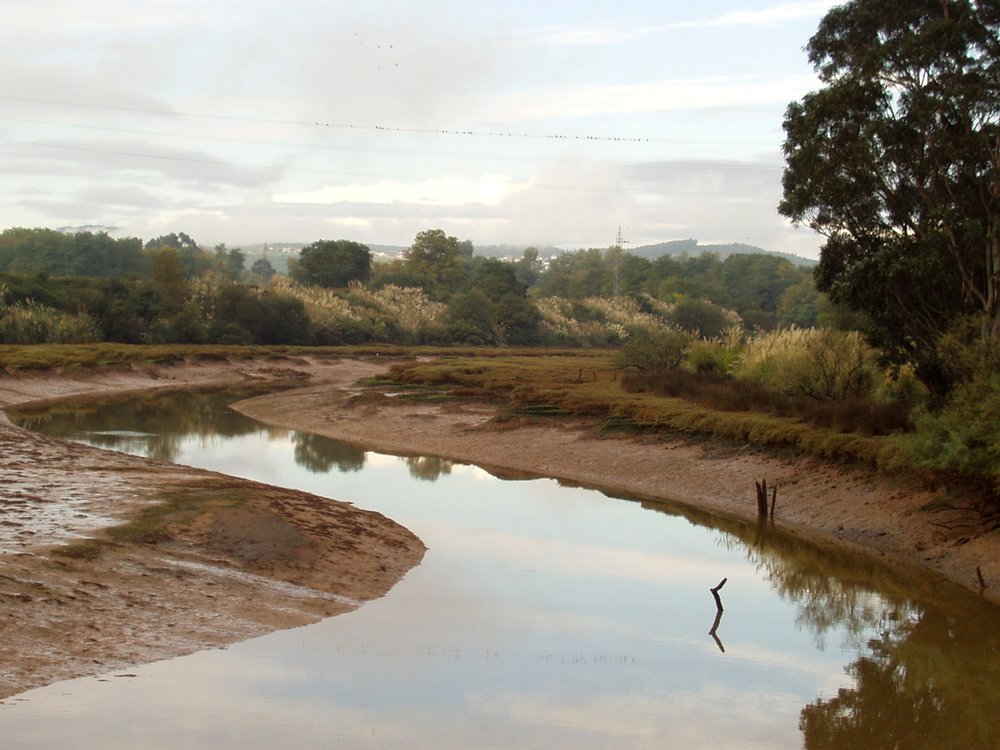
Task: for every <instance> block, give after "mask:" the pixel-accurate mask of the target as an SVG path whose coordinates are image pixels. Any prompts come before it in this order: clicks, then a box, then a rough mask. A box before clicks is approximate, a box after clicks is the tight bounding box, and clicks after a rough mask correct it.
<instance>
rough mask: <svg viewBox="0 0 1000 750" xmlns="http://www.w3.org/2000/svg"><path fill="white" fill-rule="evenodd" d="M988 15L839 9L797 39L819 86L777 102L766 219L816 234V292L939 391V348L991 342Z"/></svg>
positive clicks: (992, 64)
mask: <svg viewBox="0 0 1000 750" xmlns="http://www.w3.org/2000/svg"><path fill="white" fill-rule="evenodd" d="M998 19H1000V3H998V2H997V0H978V1H976V0H892V2H886V0H851V2H847V3H844V4H843V5H839V6H837V7H835V8H833V9H832V10H831V11H830V12H829V13H828V14H827V15H826V16H825V17H824V18H823V20H822V22H821V23H820V26H819V29H818V30H817V32H816V34H815V35H814V36H813V37H812V39H811V40H810V41H809V45H808V48H807V49H808V53H809V59H810V61H811V62H812V63H813V65H814V66H815V68H816V71H817V72H818V74H819V77H820V79H821V81H822V82H823V87H822V88H821V89H820V90H819V91H816V92H813V93H811V94H808V95H807V96H805V97H804V98H803V99H802V100H801V101H798V102H793V103H792V104H790V105H789V107H788V109H787V111H786V115H785V122H784V128H785V133H786V139H785V144H784V152H785V158H786V169H785V174H784V199H783V201H782V202H781V204H780V206H779V210H780V211H781V212H782V213H783V214H784V215H786V216H788V217H789V218H791V219H792V220H793V221H795V222H796V223H806V224H808V225H809V226H811V227H812V228H813V229H815V230H816V231H818V232H820V233H822V234H823V235H825V236H826V238H827V239H826V243H825V244H824V246H823V249H822V252H821V257H820V263H819V265H818V267H817V269H816V283H817V287H818V288H819V289H821V290H823V291H825V292H827V293H828V294H829V295H830V297H831V298H832V299H833V300H834V301H836V302H843V303H846V304H847V305H849V306H850V307H852V308H854V309H856V310H860V311H863V312H864V313H866V314H867V316H868V319H869V320H870V322H871V331H870V332H871V334H872V337H873V339H874V340H875V343H877V344H879V345H881V346H882V347H883V348H885V349H886V350H887V351H888V352H890V353H891V354H893V355H895V356H896V357H897V358H898V359H900V360H909V361H911V362H913V363H914V364H916V365H917V366H918V371H919V372H920V373H921V374H922V376H923V377H924V378H925V379H926V380H927V381H928V382H929V383H931V384H932V385H937V386H940V387H946V386H947V382H946V381H947V378H946V376H945V375H944V373H943V372H942V370H941V367H940V362H939V360H938V347H937V344H938V342H939V340H940V338H941V336H942V335H943V334H944V333H945V332H946V331H947V330H948V329H949V328H950V327H951V326H952V325H953V323H954V322H955V320H956V319H957V318H959V317H963V316H970V315H975V316H977V317H978V318H979V320H980V327H979V329H978V330H979V331H980V335H981V337H982V338H983V339H985V340H988V341H993V342H994V343H1000V40H998Z"/></svg>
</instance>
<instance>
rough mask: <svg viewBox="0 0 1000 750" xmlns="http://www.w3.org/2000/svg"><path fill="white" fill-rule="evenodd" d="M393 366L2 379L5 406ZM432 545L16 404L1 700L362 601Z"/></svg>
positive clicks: (1, 600) (6, 450) (2, 574)
mask: <svg viewBox="0 0 1000 750" xmlns="http://www.w3.org/2000/svg"><path fill="white" fill-rule="evenodd" d="M380 369H381V365H379V364H368V363H363V362H358V361H352V360H344V361H341V362H338V363H336V364H331V363H330V362H324V361H321V360H320V361H312V360H298V361H295V362H286V363H283V364H282V365H281V366H275V364H274V363H273V362H236V363H232V364H229V363H223V362H218V363H212V364H207V365H206V364H202V365H180V366H171V367H169V368H141V369H128V370H122V371H104V372H101V373H96V374H87V375H69V376H67V375H66V374H62V375H59V374H34V375H32V374H28V375H20V376H16V377H12V376H8V377H4V378H0V406H5V407H6V406H10V405H13V404H17V403H26V402H29V401H39V400H46V399H53V398H66V397H74V396H79V397H88V396H90V397H92V396H94V395H103V394H108V393H113V392H123V391H128V390H132V389H147V388H163V387H179V386H190V385H204V386H216V385H217V386H222V385H226V384H232V383H240V382H247V381H257V380H275V381H276V380H283V381H285V380H289V379H291V380H290V382H302V383H305V382H319V381H323V382H328V383H330V384H331V387H334V388H336V387H339V386H347V385H350V384H352V383H354V382H355V381H356V380H357V379H358V378H360V377H363V376H365V375H367V374H370V373H373V372H377V371H379V370H380ZM164 501H167V502H173V503H174V504H175V505H176V510H174V511H173V512H171V513H169V514H166V515H165V516H164V517H163V518H162V519H161V520H160V522H159V524H158V526H157V527H156V529H155V535H153V536H150V535H151V532H144V531H142V530H141V529H140V530H139V532H138V533H137V534H134V535H133V537H130V538H127V539H126V540H121V539H116V538H114V537H109V536H108V535H107V534H105V533H104V532H103V531H102V530H104V529H107V527H109V526H113V525H116V524H122V523H125V522H131V521H134V520H135V519H136V517H137V516H138V515H140V514H141V513H142V512H143V510H144V509H148V508H151V507H153V506H154V505H156V504H159V503H163V502H164ZM143 534H145V535H146V536H145V537H144V536H143ZM89 537H96V538H97V539H98V540H100V542H99V543H96V544H95V543H93V542H90V541H85V539H86V538H89ZM147 537H148V538H147ZM423 553H424V547H423V545H422V544H421V542H420V541H419V540H418V539H417V538H416V537H414V536H413V535H412V534H411V533H410V532H408V531H407V530H406V529H404V528H402V527H401V526H399V525H398V524H395V523H394V522H392V521H391V520H389V519H387V518H385V517H384V516H381V515H379V514H377V513H371V512H367V511H361V510H358V509H357V508H354V507H352V506H350V505H348V504H344V503H337V502H331V501H330V500H327V499H324V498H318V497H315V496H312V495H308V494H306V493H301V492H294V491H290V490H285V489H278V488H274V487H268V486H265V485H260V484H255V483H252V482H247V481H244V480H240V479H234V478H231V477H226V476H223V475H219V474H213V473H210V472H204V471H198V470H194V469H189V468H184V467H178V466H173V465H169V464H163V463H157V462H154V461H150V460H146V459H142V458H138V457H133V456H126V455H123V454H119V453H114V452H110V451H103V450H100V449H96V448H90V447H87V446H82V445H77V444H73V443H67V442H64V441H60V440H54V439H51V438H47V437H44V436H42V435H38V434H35V433H32V432H28V431H25V430H22V429H20V428H18V427H15V426H14V425H13V424H11V423H10V422H9V420H8V419H7V418H6V417H5V416H0V634H2V637H0V698H2V697H5V696H8V695H11V694H13V693H17V692H20V691H22V690H26V689H28V688H31V687H36V686H40V685H44V684H47V683H50V682H53V681H56V680H60V679H66V678H70V677H75V676H81V675H86V674H94V673H101V672H106V671H110V670H115V669H121V668H124V667H127V666H129V665H134V664H138V663H144V662H149V661H155V660H158V659H164V658H168V657H172V656H177V655H181V654H185V653H191V652H194V651H198V650H201V649H204V648H210V647H218V646H223V645H225V644H228V643H233V642H235V641H239V640H243V639H246V638H249V637H253V636H257V635H261V634H263V633H266V632H269V631H271V630H275V629H278V628H286V627H293V626H297V625H303V624H307V623H310V622H315V621H317V620H319V619H321V618H323V617H327V616H330V615H335V614H339V613H341V612H346V611H349V610H351V609H354V608H356V607H357V606H359V605H360V604H361V603H362V602H364V601H366V600H369V599H373V598H376V597H379V596H382V595H383V594H385V593H386V592H387V591H388V590H389V589H390V588H391V587H392V586H393V585H394V584H395V583H396V582H397V581H398V580H399V578H400V577H402V576H403V575H404V574H405V573H406V571H407V570H409V569H410V568H411V567H412V566H413V565H415V564H417V563H418V562H419V561H420V559H421V557H422V556H423ZM67 555H69V556H67Z"/></svg>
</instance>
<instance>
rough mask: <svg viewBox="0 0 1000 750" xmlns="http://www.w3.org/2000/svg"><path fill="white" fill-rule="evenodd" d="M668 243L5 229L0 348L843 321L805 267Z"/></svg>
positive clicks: (577, 335)
mask: <svg viewBox="0 0 1000 750" xmlns="http://www.w3.org/2000/svg"><path fill="white" fill-rule="evenodd" d="M667 245H669V247H667ZM667 245H665V246H652V248H644V249H640V250H644V251H645V254H646V255H649V256H651V257H644V255H642V254H639V253H637V252H629V251H622V250H621V249H620V248H616V247H611V248H592V249H588V250H579V251H575V252H564V253H562V254H560V255H557V256H555V257H552V258H544V257H542V255H541V253H540V252H539V251H538V250H537V249H535V248H528V249H526V250H523V251H522V252H521V255H520V257H518V258H517V259H516V260H500V259H498V258H496V257H488V256H486V255H483V254H481V253H479V252H478V251H477V249H476V248H475V247H474V245H473V243H472V242H471V241H469V240H464V241H460V240H458V239H457V238H455V237H450V236H448V235H446V234H445V233H444V232H442V231H441V230H428V231H425V232H421V233H420V234H418V235H417V237H416V238H415V240H414V243H413V244H412V245H411V246H410V247H409V248H406V249H405V250H404V251H403V252H402V254H401V255H400V256H399V257H397V258H395V259H393V260H389V261H382V262H376V261H377V256H376V255H375V253H373V252H372V250H371V249H370V248H368V247H367V246H365V245H362V244H360V243H356V242H352V241H350V240H332V241H331V240H320V241H317V242H314V243H312V244H310V245H308V246H306V247H304V248H303V249H302V251H301V252H300V254H299V255H298V256H295V255H293V254H282V255H281V258H280V260H281V261H284V262H281V263H279V262H278V259H277V258H275V257H274V256H273V254H272V255H264V254H260V255H256V256H254V257H252V258H251V256H249V255H248V253H246V252H244V251H243V250H241V249H239V248H227V247H226V246H225V245H218V246H216V247H214V248H211V249H208V248H203V247H201V246H200V245H199V244H198V242H197V241H196V240H195V239H194V238H192V237H190V236H189V235H187V234H185V233H183V232H179V233H171V234H168V235H163V236H159V237H154V238H152V239H149V240H148V241H146V242H143V241H142V240H140V239H138V238H113V237H111V236H110V235H108V234H107V233H104V232H96V233H95V232H76V233H65V232H60V231H55V230H50V229H38V228H34V229H28V228H12V229H7V230H5V231H3V232H2V233H0V303H2V306H0V343H31V342H44V341H101V340H103V341H116V342H124V343H171V342H176V343H258V344H278V343H295V344H341V343H365V342H387V343H470V344H492V345H505V344H517V345H545V344H559V345H594V344H598V345H617V344H620V343H622V342H623V341H624V340H625V339H626V338H627V337H628V335H629V330H630V329H631V328H634V327H636V326H640V327H641V326H643V325H650V324H652V322H654V321H655V323H656V325H672V326H676V327H678V328H681V329H683V330H686V331H689V332H691V333H695V334H697V335H699V336H701V337H703V338H711V337H713V336H720V335H721V334H722V332H723V331H725V330H727V329H730V328H732V327H733V326H739V327H741V328H743V329H745V330H747V331H750V330H765V331H766V330H773V329H775V328H778V327H789V326H798V327H813V326H817V325H822V324H825V325H836V324H838V315H837V313H836V311H835V310H834V309H833V308H831V307H830V306H829V304H828V303H826V302H825V300H824V298H823V297H822V295H820V294H819V293H817V292H816V290H815V288H814V286H813V283H812V277H811V272H810V270H809V268H808V267H806V266H803V265H800V264H793V263H792V262H791V261H790V260H788V259H787V258H784V257H781V256H779V255H775V254H765V253H746V252H744V253H739V254H729V255H726V256H725V257H723V256H722V255H720V254H717V253H711V252H705V251H700V252H698V253H697V254H693V253H688V252H685V251H684V250H683V249H681V250H680V252H677V251H678V249H680V248H687V247H690V248H692V249H699V250H702V248H699V246H698V245H697V243H696V242H695V241H693V240H691V241H683V242H682V243H667ZM657 250H659V251H660V252H658V253H657V252H656V251H657ZM652 256H655V257H652ZM272 260H274V261H275V262H272ZM276 266H277V267H276ZM279 271H281V272H279Z"/></svg>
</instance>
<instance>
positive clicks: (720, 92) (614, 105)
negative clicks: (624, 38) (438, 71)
mask: <svg viewBox="0 0 1000 750" xmlns="http://www.w3.org/2000/svg"><path fill="white" fill-rule="evenodd" d="M815 87H816V78H815V77H814V76H812V75H803V76H791V77H787V78H763V77H756V76H739V77H737V76H716V77H711V78H700V79H698V78H691V79H674V80H664V81H654V82H650V83H633V84H622V85H605V86H596V85H594V86H588V85H564V86H551V87H544V88H535V89H529V90H526V91H520V92H512V93H506V94H498V95H496V96H494V97H491V98H490V99H489V100H488V101H487V102H484V103H483V104H482V105H481V106H480V109H479V112H478V114H479V116H480V117H481V118H482V119H484V120H487V121H498V122H503V121H513V122H521V121H525V120H543V119H553V118H567V117H575V118H582V117H594V116H598V115H609V114H610V115H616V116H619V115H623V114H630V113H631V114H638V113H654V112H677V111H682V110H703V109H721V108H727V109H733V108H739V107H759V106H760V105H762V104H768V103H770V104H781V105H782V106H783V105H785V104H786V103H787V102H789V101H791V100H792V99H796V98H798V97H800V96H802V94H803V93H804V92H806V91H810V90H811V89H814V88H815Z"/></svg>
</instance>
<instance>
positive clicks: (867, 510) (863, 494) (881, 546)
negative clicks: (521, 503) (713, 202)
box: [236, 385, 1000, 602]
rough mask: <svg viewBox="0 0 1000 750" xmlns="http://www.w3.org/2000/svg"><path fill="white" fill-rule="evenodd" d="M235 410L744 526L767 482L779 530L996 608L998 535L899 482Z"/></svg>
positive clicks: (447, 427)
mask: <svg viewBox="0 0 1000 750" xmlns="http://www.w3.org/2000/svg"><path fill="white" fill-rule="evenodd" d="M236 408H237V409H238V410H239V411H241V412H243V413H244V414H246V415H248V416H251V417H254V418H255V419H258V420H261V421H263V422H267V423H270V424H273V425H278V426H285V427H292V428H296V429H300V430H307V431H310V432H316V433H319V434H322V435H326V436H327V437H332V438H336V439H340V440H344V441H347V442H351V443H355V444H357V445H359V446H363V447H369V448H373V449H376V450H381V451H385V452H390V453H404V454H406V453H410V454H433V455H437V456H441V457H444V458H449V459H453V460H456V461H462V462H468V463H476V464H480V465H484V466H487V467H492V468H493V469H498V470H506V471H514V472H528V473H532V474H538V475H544V476H550V477H555V478H560V479H565V480H570V481H573V482H578V483H581V484H586V485H593V486H599V487H603V488H607V489H611V490H618V491H621V492H623V493H629V494H634V495H640V496H643V497H647V498H653V499H656V498H660V499H665V500H670V501H680V502H681V503H683V504H687V505H689V506H691V507H695V508H698V509H702V510H708V511H711V512H713V513H716V514H722V515H726V516H730V517H737V518H742V519H747V520H754V519H755V518H756V512H757V510H756V499H755V498H756V496H755V488H754V482H755V480H760V479H766V480H767V482H768V484H769V485H771V486H775V485H776V486H777V487H778V488H779V489H778V498H777V511H776V514H775V515H776V520H777V523H778V524H779V525H781V526H783V527H785V528H790V529H795V530H799V531H800V532H801V533H803V534H810V535H815V536H816V538H818V539H819V540H821V541H823V542H825V543H829V542H836V543H839V544H844V545H849V546H853V547H856V548H857V549H859V550H861V551H865V552H866V553H869V554H875V555H877V556H881V557H885V558H889V559H891V560H893V561H895V562H898V563H900V564H903V565H911V566H918V567H922V568H925V569H929V570H932V571H934V572H936V573H939V574H941V575H943V576H945V577H946V578H948V579H950V580H952V581H954V582H956V583H958V584H959V585H962V586H964V587H967V588H969V589H972V590H975V591H978V590H979V585H978V576H977V573H976V568H977V567H979V568H980V569H981V571H982V574H983V576H984V578H985V580H986V582H987V584H988V588H987V589H986V590H985V592H984V596H986V597H988V598H990V599H992V600H994V601H998V602H1000V531H997V530H993V531H991V530H990V524H985V523H984V522H983V520H982V519H981V518H980V517H979V516H978V514H976V513H975V512H972V511H970V510H968V509H966V508H963V507H961V505H959V506H958V507H952V506H949V504H948V503H947V502H942V499H941V497H940V496H939V495H938V493H936V492H934V491H932V490H930V489H928V488H925V487H921V486H919V485H917V484H916V483H913V482H908V481H907V480H906V478H903V477H896V478H891V477H887V476H885V475H880V474H877V473H875V472H871V471H866V470H863V469H858V468H848V467H843V466H837V465H831V464H829V463H826V462H823V461H819V460H815V459H810V458H779V457H775V456H773V455H767V454H763V453H758V452H755V451H753V450H750V449H742V450H739V449H731V448H722V447H719V446H717V445H712V444H697V443H693V442H691V441H682V440H640V439H636V438H631V437H622V438H606V437H596V436H595V434H594V432H593V431H592V430H591V429H590V427H591V426H590V425H588V424H586V423H584V422H571V421H562V422H551V421H550V422H547V423H545V424H544V426H540V425H537V424H536V425H532V424H524V425H521V426H517V427H514V428H506V427H505V428H504V429H498V428H497V427H496V426H494V425H493V424H492V423H491V422H490V419H491V417H492V416H493V414H494V411H493V409H492V408H491V407H489V406H486V405H476V404H454V403H451V404H446V405H435V404H427V403H419V402H413V401H407V400H401V399H394V398H381V399H378V398H369V399H349V398H345V397H344V396H342V395H341V394H338V393H337V392H336V391H334V390H332V389H330V388H328V387H325V386H322V385H321V386H317V387H311V388H305V389H302V390H296V391H291V392H286V393H276V394H272V395H268V396H262V397H258V398H254V399H250V400H247V401H244V402H241V403H240V404H237V405H236Z"/></svg>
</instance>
